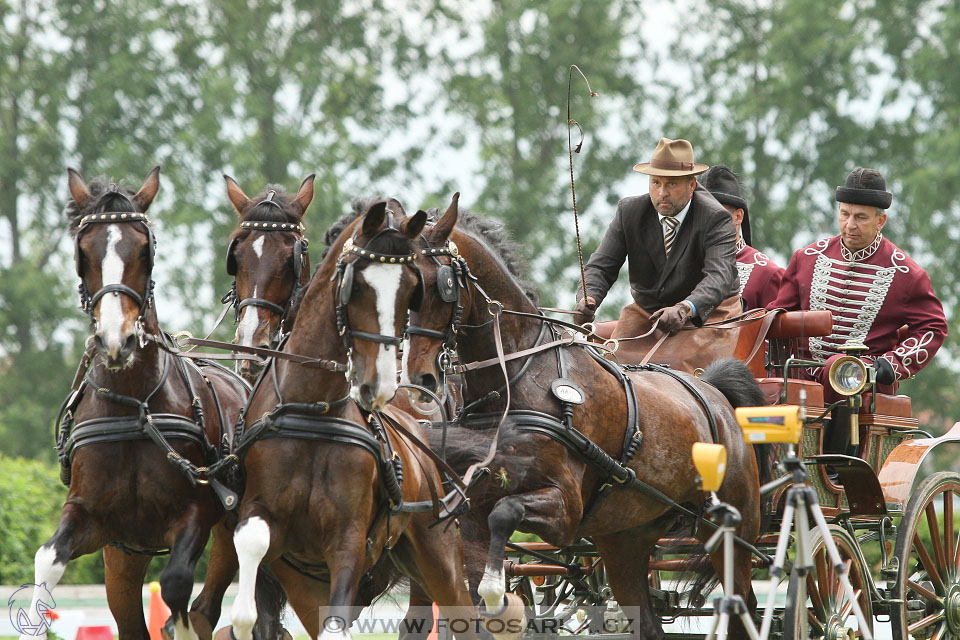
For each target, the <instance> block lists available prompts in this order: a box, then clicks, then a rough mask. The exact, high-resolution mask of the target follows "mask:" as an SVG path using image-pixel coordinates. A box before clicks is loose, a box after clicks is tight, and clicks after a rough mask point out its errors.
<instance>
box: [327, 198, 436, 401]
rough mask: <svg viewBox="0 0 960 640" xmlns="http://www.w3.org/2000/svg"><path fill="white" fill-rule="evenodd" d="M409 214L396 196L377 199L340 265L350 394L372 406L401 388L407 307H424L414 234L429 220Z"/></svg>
mask: <svg viewBox="0 0 960 640" xmlns="http://www.w3.org/2000/svg"><path fill="white" fill-rule="evenodd" d="M426 220H427V214H426V213H424V212H422V211H419V212H417V214H416V215H414V216H411V217H406V214H405V212H404V211H403V207H402V206H401V205H400V203H399V202H397V201H396V200H389V201H379V202H376V203H374V204H372V205H371V206H370V207H369V209H367V211H366V213H365V214H364V215H363V218H362V220H361V221H360V222H359V223H358V224H356V225H354V226H353V227H352V229H353V231H352V235H351V236H350V238H349V239H347V241H346V242H345V243H344V244H343V248H342V250H341V252H340V256H339V260H338V262H337V266H336V274H335V276H334V277H335V278H336V279H337V286H336V294H335V296H336V302H335V304H336V316H337V330H338V332H339V333H340V336H341V338H342V339H343V342H344V346H345V347H346V348H347V352H348V354H349V359H350V368H351V370H350V374H349V378H350V393H351V395H352V396H353V398H354V399H355V400H357V402H359V403H360V405H361V406H362V407H363V408H364V409H367V410H369V411H379V410H381V409H383V408H384V407H385V406H386V405H387V404H388V403H389V402H390V401H391V400H392V399H393V396H394V395H395V394H396V391H397V349H398V348H399V346H400V343H401V340H402V336H403V327H404V325H405V324H406V320H407V310H408V309H414V308H417V307H419V304H420V299H421V298H422V297H423V284H422V280H421V276H420V272H419V270H418V269H417V268H416V266H415V264H414V261H415V258H416V255H415V249H416V247H415V244H414V239H415V238H416V237H417V236H419V234H420V232H421V231H422V230H423V227H424V225H425V224H426Z"/></svg>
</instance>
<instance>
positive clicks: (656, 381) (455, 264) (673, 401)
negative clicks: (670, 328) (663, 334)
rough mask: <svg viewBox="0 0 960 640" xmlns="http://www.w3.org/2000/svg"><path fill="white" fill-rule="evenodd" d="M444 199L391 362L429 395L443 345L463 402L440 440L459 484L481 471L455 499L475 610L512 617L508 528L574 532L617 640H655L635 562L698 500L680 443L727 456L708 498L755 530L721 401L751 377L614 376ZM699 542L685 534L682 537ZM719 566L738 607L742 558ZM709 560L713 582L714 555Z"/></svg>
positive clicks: (733, 401) (500, 248)
mask: <svg viewBox="0 0 960 640" xmlns="http://www.w3.org/2000/svg"><path fill="white" fill-rule="evenodd" d="M458 196H459V194H457V195H456V196H454V198H453V201H452V202H451V205H450V207H449V208H448V209H447V210H446V212H445V213H444V214H443V215H442V216H441V217H440V218H439V220H437V222H436V224H434V225H433V226H432V227H431V228H429V229H428V230H427V231H426V232H425V234H424V239H423V240H424V245H423V247H422V249H421V257H420V259H419V261H418V264H419V265H420V269H421V273H422V276H423V287H424V296H423V300H422V303H421V307H420V309H419V310H414V311H411V314H410V326H409V328H408V332H409V334H410V338H409V344H408V345H407V354H406V355H405V358H406V359H405V367H406V375H407V376H408V377H409V378H410V379H411V380H412V381H413V382H414V383H416V384H419V385H422V386H425V387H427V388H429V389H431V390H434V391H435V390H436V389H437V388H438V387H439V385H440V384H442V381H443V379H444V374H445V371H444V367H442V366H441V365H438V362H439V363H441V364H442V359H438V355H439V354H440V353H441V352H442V349H443V345H444V344H449V343H450V342H455V344H456V350H457V354H458V356H459V362H460V363H461V364H460V365H459V368H457V369H456V370H457V371H459V372H461V373H463V375H464V385H463V401H464V405H465V407H464V410H463V412H462V414H461V416H460V417H459V418H458V422H459V424H460V425H461V428H452V431H451V433H449V434H448V436H447V442H448V443H450V444H451V446H452V448H453V451H452V452H448V456H449V459H450V460H453V459H455V458H457V457H458V456H459V457H460V458H461V459H463V458H464V457H466V459H468V460H469V461H470V462H472V463H474V464H473V465H472V466H471V467H470V469H469V471H468V473H467V478H465V482H476V481H477V480H478V478H481V477H482V476H479V475H475V474H479V473H481V472H483V471H484V470H485V469H488V470H489V471H490V472H491V475H488V476H486V477H485V478H483V479H480V480H479V483H478V484H476V486H475V488H474V490H473V492H472V493H470V499H471V509H470V512H469V513H468V514H467V515H466V516H464V518H463V523H462V534H463V536H464V543H465V545H466V546H467V548H468V552H467V558H468V572H469V573H470V574H471V585H472V586H473V585H476V593H477V595H478V596H479V597H480V598H481V599H482V604H483V606H484V607H485V610H486V614H487V615H497V614H498V613H502V612H503V611H504V610H505V609H506V608H507V606H508V605H510V606H515V603H514V602H513V601H512V599H511V598H508V597H507V596H509V595H510V594H505V584H506V583H505V576H504V569H503V560H504V547H505V544H506V543H507V541H508V540H509V537H510V535H511V534H513V532H514V531H522V532H527V533H533V534H536V535H537V536H539V537H540V538H542V539H543V540H545V541H546V542H548V543H550V544H553V545H556V546H558V547H564V546H567V545H569V544H571V543H573V542H575V541H576V540H577V539H579V538H580V537H582V536H589V537H591V538H592V539H593V541H594V543H595V544H596V548H597V551H598V553H599V555H600V556H601V557H602V558H603V560H604V567H605V570H606V574H607V578H608V580H609V584H610V586H611V588H612V591H613V595H614V597H615V598H616V600H617V602H618V603H619V604H620V605H621V606H624V607H626V606H629V607H632V611H635V612H637V614H636V615H637V616H638V619H637V620H636V621H635V622H634V625H633V632H634V633H635V634H636V635H638V636H639V637H644V638H661V637H663V630H662V627H661V625H660V623H659V620H658V619H657V617H656V615H655V612H654V609H653V605H652V600H651V597H650V594H649V591H648V589H649V587H648V583H647V580H646V579H645V577H646V576H647V574H648V566H649V558H650V554H651V551H652V550H653V548H654V545H655V544H656V542H657V540H658V539H659V538H660V537H661V536H662V535H663V534H664V533H665V532H666V531H668V530H669V529H670V528H671V526H673V525H674V524H676V522H677V511H676V508H677V507H679V508H681V509H685V510H686V512H687V513H688V514H689V513H691V511H695V510H696V508H697V506H699V505H702V504H703V503H704V501H705V500H706V498H707V495H706V494H705V493H704V492H703V491H701V490H700V488H699V486H698V479H697V473H696V470H695V468H694V465H693V461H692V455H691V448H692V445H693V444H694V443H695V442H701V441H707V442H709V441H711V439H712V437H713V436H712V434H711V431H712V430H715V434H716V436H715V437H716V438H717V440H718V442H719V443H720V444H723V445H724V446H725V447H726V449H727V453H728V456H729V458H728V466H727V476H726V481H725V482H724V484H723V488H722V489H721V491H720V492H719V497H720V499H721V500H723V501H724V502H727V503H729V504H732V505H734V506H735V507H736V508H737V509H739V510H740V512H741V513H742V515H743V520H742V523H741V525H740V527H739V529H738V532H739V535H740V536H741V537H742V538H744V539H745V540H746V541H748V542H749V541H753V540H754V539H755V538H756V536H757V534H758V532H759V528H760V495H759V478H758V470H757V462H756V458H755V455H754V451H753V449H752V448H751V446H749V445H747V444H746V443H745V442H744V439H743V436H742V433H741V430H740V428H739V426H738V424H737V422H736V419H735V416H734V414H733V407H734V406H741V405H750V404H761V403H762V395H761V394H760V392H759V388H758V387H757V385H756V381H755V380H754V378H753V376H752V375H750V373H749V371H748V370H747V369H746V367H745V366H743V365H742V363H738V362H736V361H732V360H728V361H723V362H721V363H719V364H716V365H712V366H711V368H708V370H707V371H706V372H705V373H704V374H703V375H702V376H701V377H700V378H699V379H697V378H694V377H693V376H688V375H686V374H675V373H672V372H670V371H669V370H666V369H663V368H661V367H652V368H650V369H648V370H640V371H634V372H627V373H624V372H623V371H622V370H621V369H620V367H618V366H616V365H615V364H614V363H613V362H611V361H610V360H609V359H607V358H605V357H603V356H602V355H601V353H600V352H599V351H598V350H597V349H596V348H595V347H594V346H591V343H587V342H584V341H582V340H581V341H576V340H575V339H574V338H573V336H572V335H565V334H561V333H560V332H559V331H558V330H556V329H555V328H554V327H555V325H554V324H553V323H552V322H550V321H549V319H548V318H545V317H544V316H543V315H542V314H541V313H540V312H539V311H538V308H537V306H536V303H535V300H534V299H533V297H532V296H531V294H530V289H531V287H530V286H529V285H528V284H527V283H525V282H523V281H522V280H520V279H519V278H518V276H517V275H515V273H514V271H515V270H516V269H515V267H516V265H517V264H518V260H517V251H516V250H511V247H510V246H507V245H505V244H504V242H505V238H504V232H503V231H502V229H501V228H498V227H497V226H496V225H494V224H491V223H490V221H488V220H484V219H483V218H480V217H479V216H476V215H471V214H469V213H468V212H463V214H462V215H461V212H460V211H459V205H458ZM458 220H459V224H458ZM494 243H495V244H494ZM504 247H505V249H504ZM514 354H515V355H514ZM711 423H713V424H712V425H711ZM634 425H636V427H634ZM465 427H469V428H465ZM498 427H499V428H498ZM712 427H713V429H712ZM484 429H486V431H485V432H484V431H483V430H484ZM484 433H485V436H484V435H483V434H484ZM478 435H480V436H481V437H482V438H483V439H482V441H481V442H479V443H478V437H477V436H478ZM481 458H483V460H482V461H481V460H480V459H481ZM691 505H692V509H691V507H690V506H691ZM709 533H710V529H708V528H707V527H703V526H701V527H699V534H698V535H709ZM470 548H478V549H479V550H480V553H479V555H478V557H471V555H470V553H469V549H470ZM484 550H485V557H483V553H484ZM735 556H736V557H735V563H736V567H737V569H736V575H735V576H734V584H735V588H736V591H737V593H739V594H740V595H742V596H744V597H745V598H746V600H747V602H748V603H749V604H748V606H753V605H755V603H756V599H755V596H754V594H753V591H752V586H751V581H750V573H751V568H750V567H751V563H750V558H749V552H748V551H747V550H746V549H744V548H743V547H742V546H738V547H737V549H736V551H735ZM711 563H712V565H713V568H714V570H715V571H716V573H717V575H719V576H720V577H721V578H722V576H723V562H722V557H721V555H720V554H719V552H717V553H714V554H712V555H711Z"/></svg>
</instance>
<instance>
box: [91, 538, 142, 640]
mask: <svg viewBox="0 0 960 640" xmlns="http://www.w3.org/2000/svg"><path fill="white" fill-rule="evenodd" d="M150 560H151V558H150V556H147V555H134V554H130V553H126V552H124V551H121V550H120V549H117V548H116V547H114V546H110V545H108V546H106V547H104V548H103V571H104V575H105V578H106V579H105V581H104V582H106V585H107V605H108V606H109V607H110V613H112V614H113V619H114V620H116V621H117V637H118V638H119V640H147V639H148V638H149V637H150V634H149V632H148V631H147V623H146V621H145V620H144V619H143V576H145V575H146V574H147V567H148V566H149V565H150Z"/></svg>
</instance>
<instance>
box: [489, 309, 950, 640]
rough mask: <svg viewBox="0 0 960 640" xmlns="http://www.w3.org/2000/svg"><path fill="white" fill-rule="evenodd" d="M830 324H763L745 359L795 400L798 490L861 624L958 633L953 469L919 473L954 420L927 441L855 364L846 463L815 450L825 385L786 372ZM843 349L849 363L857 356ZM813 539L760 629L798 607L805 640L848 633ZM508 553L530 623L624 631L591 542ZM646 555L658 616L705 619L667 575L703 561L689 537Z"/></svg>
mask: <svg viewBox="0 0 960 640" xmlns="http://www.w3.org/2000/svg"><path fill="white" fill-rule="evenodd" d="M824 315H825V317H823V316H824ZM614 325H615V322H607V323H600V324H599V325H598V327H597V333H598V334H599V335H600V336H601V337H604V338H609V336H610V334H611V333H612V331H613V326H614ZM829 330H830V317H829V312H788V313H782V314H780V316H779V317H778V318H777V319H775V320H774V321H773V323H772V324H771V325H770V327H769V331H768V333H767V334H766V339H767V340H766V341H767V344H766V346H765V348H764V349H763V351H762V352H761V353H758V354H755V356H754V357H755V359H754V360H752V361H751V362H750V363H748V364H749V365H750V366H751V369H753V370H754V371H755V373H757V374H758V376H757V377H758V383H759V384H760V386H761V389H762V390H763V392H764V395H765V397H766V398H767V400H768V402H769V403H770V404H772V405H774V404H776V405H784V404H792V405H796V404H800V403H802V404H803V405H805V412H806V416H807V419H806V420H805V422H804V425H803V430H802V437H801V438H800V441H799V443H798V446H797V454H798V456H799V457H800V458H801V459H802V460H803V462H804V464H805V465H806V466H807V467H808V469H809V482H810V484H811V485H812V487H813V488H814V490H815V491H816V494H817V497H818V499H819V503H820V507H821V510H822V512H823V513H824V516H825V517H826V520H827V521H828V522H829V529H830V534H831V536H832V538H833V541H834V543H835V545H836V547H837V549H838V551H839V553H840V556H841V558H842V559H843V561H844V563H846V565H847V567H848V576H849V577H850V581H851V583H852V585H853V588H854V591H855V593H856V597H857V600H858V603H859V605H860V608H861V610H862V611H863V612H864V615H865V617H866V618H867V620H868V621H870V623H871V624H872V625H873V626H875V625H877V624H884V623H889V624H890V627H891V631H892V636H893V637H894V638H895V639H903V640H906V639H907V638H908V637H913V638H923V639H927V638H932V639H941V638H946V637H954V636H956V635H957V634H958V633H960V540H958V537H957V532H958V530H960V528H958V527H957V525H956V523H955V516H954V513H955V511H956V509H957V508H958V506H960V503H958V500H960V474H958V473H956V472H952V471H949V472H947V471H938V472H932V473H926V472H925V471H924V468H923V466H922V465H923V463H924V461H925V460H926V459H927V458H928V456H929V455H930V454H931V453H932V452H933V450H934V449H935V448H937V447H938V446H941V445H944V444H947V443H956V442H960V423H957V424H955V425H954V426H953V428H952V429H950V430H949V432H947V433H945V434H944V435H942V436H940V437H934V436H932V435H931V434H930V433H928V432H926V431H924V430H923V429H921V428H920V425H919V421H918V419H917V418H916V417H914V416H913V414H912V408H911V402H910V398H909V397H908V396H905V395H895V396H893V395H886V394H881V393H874V392H872V391H871V389H870V384H869V375H870V373H869V371H868V370H867V368H866V367H864V369H863V371H862V372H861V374H862V376H863V378H862V380H863V384H862V385H859V384H858V385H857V386H859V387H860V388H858V389H854V393H852V394H850V395H849V396H848V398H850V399H851V400H850V401H849V404H850V405H855V406H857V408H858V412H857V413H858V420H857V422H858V423H859V424H858V429H859V435H860V438H859V451H858V455H857V456H856V457H853V456H845V455H838V454H829V453H824V452H823V451H824V431H825V422H827V421H829V420H830V410H829V408H828V407H827V406H826V405H827V403H825V402H824V390H823V387H822V386H821V385H820V384H819V383H818V382H815V381H811V380H807V379H801V378H798V377H792V376H791V372H792V371H795V368H797V367H802V366H809V365H810V364H811V363H808V362H806V361H800V360H798V359H797V358H796V353H797V351H798V348H797V347H798V340H799V339H801V338H805V337H817V336H822V335H827V334H828V333H829ZM854 353H855V354H854V355H851V356H850V358H851V360H850V361H848V362H852V361H853V360H855V359H856V360H858V358H857V355H856V351H855V352H854ZM848 366H855V365H854V364H850V365H848ZM839 384H842V381H841V382H839ZM847 391H849V389H848V390H847ZM785 495H786V488H785V487H780V488H778V489H777V490H776V491H775V492H774V493H773V495H772V496H770V497H769V498H768V499H767V500H765V502H764V511H765V516H766V518H765V528H764V530H763V532H762V534H761V536H760V538H759V539H758V541H757V543H756V546H757V548H758V549H760V550H761V551H763V552H766V553H769V554H771V555H772V553H773V549H774V547H775V545H776V543H777V539H778V531H779V528H780V527H779V525H780V520H779V519H780V517H782V515H783V509H784V498H785ZM813 534H814V537H813V548H812V554H813V559H814V569H813V571H811V572H810V573H809V574H808V575H807V577H806V592H807V594H809V598H808V599H807V601H806V603H805V604H798V603H797V602H796V597H795V592H796V591H797V580H796V579H795V578H794V579H790V575H789V574H788V575H787V576H785V577H784V578H783V580H784V581H785V582H787V593H786V598H785V600H783V601H782V602H781V603H780V604H779V605H778V608H777V611H776V613H775V615H774V624H773V628H772V632H773V633H772V635H774V636H778V637H781V638H791V639H794V638H800V637H801V635H800V634H801V633H802V631H801V616H804V613H802V612H800V611H798V607H801V608H805V609H806V610H807V611H806V614H805V617H806V622H807V634H808V635H807V636H805V637H811V638H829V639H831V640H834V639H838V638H846V637H859V636H861V635H862V634H861V632H860V630H859V629H858V628H857V623H856V621H855V619H854V615H853V611H852V607H851V606H850V604H849V602H847V598H846V597H845V595H844V594H843V593H842V591H841V586H840V580H839V576H838V574H837V572H836V571H835V570H834V569H833V568H832V567H831V566H830V563H829V561H828V558H827V554H826V549H825V546H824V544H823V539H822V536H821V535H820V534H819V533H818V532H817V531H816V529H814V530H813ZM510 549H511V551H510V554H509V555H510V557H509V559H508V560H507V561H506V562H505V567H504V568H505V571H506V573H507V575H508V576H510V580H511V585H512V588H513V589H514V590H515V591H516V592H517V593H518V594H520V595H521V597H522V598H523V599H524V601H525V602H526V603H527V604H528V606H529V607H530V609H529V610H530V612H531V613H533V615H539V616H542V617H545V618H553V619H557V618H559V619H560V620H563V621H564V624H565V628H566V629H567V630H568V631H569V632H572V633H577V632H579V633H582V634H586V635H590V633H591V631H597V630H601V631H602V632H603V634H604V637H610V636H611V634H613V635H614V636H615V635H616V634H617V633H618V632H621V631H624V630H625V628H626V620H625V617H624V616H623V614H622V613H620V612H619V611H618V607H617V606H616V603H615V602H611V593H610V589H609V587H608V585H607V584H606V582H605V580H604V570H603V562H602V560H600V559H599V558H598V556H597V553H596V550H595V549H594V548H593V546H592V545H591V543H590V541H589V540H586V539H584V540H581V541H579V542H578V543H577V544H575V545H572V546H570V547H565V548H556V547H553V546H551V545H549V544H545V543H542V542H515V543H511V544H510ZM657 549H658V550H657V553H656V555H655V557H653V558H652V559H651V561H650V570H651V573H650V576H649V580H650V584H651V586H652V591H651V592H652V593H653V595H654V601H655V607H656V610H657V613H658V615H659V616H660V618H661V620H663V621H664V622H672V621H674V620H676V619H677V618H678V617H681V616H710V615H712V614H713V608H712V607H704V606H703V603H702V602H698V601H696V598H691V597H690V596H691V595H692V594H691V593H689V592H684V591H683V583H682V582H679V581H676V580H668V579H666V576H669V575H672V574H673V572H675V571H677V570H678V569H680V568H681V567H682V566H684V564H685V562H686V561H687V559H688V558H689V557H690V556H692V555H696V554H703V553H704V550H703V546H702V545H700V543H699V541H698V540H697V539H695V538H692V537H668V538H662V539H661V540H660V541H659V542H658V545H657ZM667 552H669V553H667ZM767 564H768V563H766V562H765V561H764V560H763V559H761V558H757V557H755V558H754V559H753V566H754V569H755V575H762V577H767V576H765V575H763V574H765V571H766V567H767ZM691 600H693V602H691ZM668 635H669V636H671V637H682V636H686V635H690V634H689V633H688V632H677V633H671V634H668ZM698 637H699V636H698Z"/></svg>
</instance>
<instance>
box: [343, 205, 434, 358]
mask: <svg viewBox="0 0 960 640" xmlns="http://www.w3.org/2000/svg"><path fill="white" fill-rule="evenodd" d="M358 231H359V227H358V228H357V229H355V230H354V232H353V235H352V236H351V237H350V238H348V239H347V241H346V242H345V243H344V245H343V250H342V251H341V252H340V258H339V260H338V261H337V267H336V271H335V272H334V274H333V277H331V278H330V279H331V280H336V281H337V288H336V294H335V295H336V305H337V306H336V317H337V332H338V333H339V334H340V337H341V338H342V340H343V346H344V347H345V348H346V349H347V353H351V352H352V349H353V341H354V339H357V340H366V341H367V342H377V343H380V344H387V345H393V346H395V347H399V346H400V345H401V343H402V342H403V336H388V335H384V334H382V333H369V332H367V331H358V330H356V329H352V328H351V327H350V321H349V318H348V317H347V305H348V304H349V302H350V296H351V294H352V293H353V278H354V274H355V265H356V264H357V263H358V262H361V261H363V262H366V263H377V264H389V265H396V266H398V267H401V268H403V267H406V268H409V269H411V270H412V271H413V272H414V274H416V276H417V287H416V289H415V290H414V293H413V296H412V297H411V299H410V305H409V307H410V309H411V310H413V311H416V310H419V308H420V305H421V303H422V302H423V276H422V275H421V273H420V269H419V268H418V267H417V266H416V265H415V264H414V260H416V258H417V254H416V253H415V252H414V253H409V254H406V255H395V254H389V253H378V252H376V251H371V250H369V249H367V248H366V247H368V246H370V244H372V243H373V241H374V240H376V239H377V238H379V237H380V236H382V235H384V234H386V233H388V232H391V231H394V232H397V231H399V229H398V228H397V227H396V226H395V225H394V217H393V211H391V210H390V209H387V224H386V226H385V227H384V228H383V229H381V230H379V231H378V232H376V233H375V234H374V235H373V236H372V237H371V238H370V239H369V240H367V242H366V244H365V245H364V246H363V247H360V246H357V244H356V236H357V233H358Z"/></svg>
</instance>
